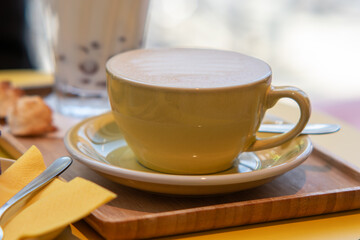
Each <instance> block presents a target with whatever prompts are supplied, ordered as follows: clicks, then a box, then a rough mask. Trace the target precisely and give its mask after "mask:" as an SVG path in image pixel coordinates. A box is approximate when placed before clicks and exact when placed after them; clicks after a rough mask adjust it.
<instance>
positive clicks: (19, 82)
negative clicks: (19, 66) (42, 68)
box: [0, 70, 54, 88]
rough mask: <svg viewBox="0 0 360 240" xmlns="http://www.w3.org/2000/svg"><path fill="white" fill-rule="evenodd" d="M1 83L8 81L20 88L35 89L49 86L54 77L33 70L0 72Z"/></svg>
mask: <svg viewBox="0 0 360 240" xmlns="http://www.w3.org/2000/svg"><path fill="white" fill-rule="evenodd" d="M2 81H10V82H12V83H13V85H14V86H17V87H20V88H36V87H45V86H51V85H52V84H53V83H54V77H53V75H52V74H49V73H43V72H39V71H35V70H0V82H2Z"/></svg>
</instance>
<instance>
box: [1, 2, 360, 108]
mask: <svg viewBox="0 0 360 240" xmlns="http://www.w3.org/2000/svg"><path fill="white" fill-rule="evenodd" d="M30 1H33V2H34V1H36V0H28V1H26V0H17V1H10V0H7V1H6V2H7V3H6V4H7V5H8V6H7V7H2V8H1V9H0V22H1V23H2V24H1V25H0V68H2V69H9V68H41V69H43V70H45V71H51V66H50V65H49V64H48V61H43V62H41V60H39V56H38V57H37V59H29V56H30V53H29V52H30V51H33V50H34V49H35V48H36V49H38V50H39V49H40V51H39V52H41V56H42V57H43V58H42V59H46V58H47V57H48V56H47V55H46V49H47V47H48V46H46V45H45V44H44V45H41V46H34V45H31V44H30V43H31V39H34V36H41V35H42V34H43V33H42V31H41V29H42V27H41V24H44V23H42V22H41V21H42V20H41V16H38V18H39V19H37V20H36V19H28V15H29V14H27V13H28V12H29V11H30V10H29V7H28V10H27V12H21V9H26V3H28V2H30ZM3 2H5V1H3ZM24 6H25V8H24ZM19 9H20V10H19ZM34 21H35V24H34ZM20 29H23V30H24V31H19V30H20ZM31 36H32V37H31ZM36 42H39V41H36ZM29 44H30V47H29ZM144 47H201V48H217V49H226V50H233V51H238V52H242V53H245V54H248V55H251V56H255V57H257V58H260V59H262V60H265V61H266V62H268V63H269V64H270V65H271V67H272V69H273V74H274V75H273V84H274V85H295V86H298V87H299V88H302V89H303V90H304V91H305V92H307V93H308V94H309V95H310V98H311V99H312V101H313V103H315V104H318V103H319V104H321V103H322V102H328V101H330V100H331V101H335V102H341V101H348V100H350V99H352V100H353V99H360V75H359V73H358V71H359V70H358V68H359V65H360V64H359V63H360V60H359V55H360V1H358V0H342V1H339V0H273V1H268V0H253V1H245V0H221V1H219V0H171V1H167V0H152V2H151V5H150V9H149V16H148V26H147V33H146V39H145V43H144ZM32 55H34V54H32ZM40 58H41V57H40Z"/></svg>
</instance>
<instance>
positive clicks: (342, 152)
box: [18, 105, 360, 240]
mask: <svg viewBox="0 0 360 240" xmlns="http://www.w3.org/2000/svg"><path fill="white" fill-rule="evenodd" d="M270 113H272V114H274V115H277V116H280V117H283V118H285V119H286V120H289V121H293V122H295V121H296V118H297V115H298V113H297V109H296V108H294V107H293V106H288V105H280V106H277V107H276V108H275V109H272V110H271V112H270ZM286 116H290V117H286ZM311 122H313V123H319V122H328V123H340V124H341V125H342V130H341V131H340V132H338V133H336V134H332V135H323V136H313V137H312V140H313V141H314V143H316V144H317V145H320V146H321V147H323V148H326V149H329V150H330V151H331V152H333V153H335V154H336V155H338V156H340V157H342V158H343V159H345V160H347V161H349V162H351V163H352V164H355V165H357V166H359V167H360V159H359V157H358V155H357V152H356V149H357V145H358V143H360V141H359V140H358V139H357V136H358V134H359V131H358V130H357V129H355V128H354V127H352V126H350V125H348V124H346V123H344V122H342V121H339V120H337V119H335V118H332V117H329V116H328V115H324V114H320V113H319V112H314V113H313V115H312V118H311ZM18 140H20V141H21V143H22V144H23V145H24V146H25V147H29V146H31V145H32V144H33V143H34V141H35V142H36V145H37V147H38V148H39V149H40V150H41V151H42V152H43V153H44V158H45V159H46V161H47V164H50V162H51V161H52V160H54V159H55V158H56V157H59V156H61V155H63V154H62V153H63V152H64V151H65V147H64V144H63V141H62V139H59V138H36V139H34V138H20V139H18ZM78 164H79V163H75V164H74V166H72V167H83V166H79V165H78ZM70 173H71V172H66V173H65V174H64V175H63V177H65V178H66V179H71V178H73V177H76V176H75V175H73V176H72V175H71V174H70ZM359 225H360V210H356V211H349V212H345V213H344V212H343V213H338V214H329V215H322V216H317V217H307V218H302V219H296V220H286V221H277V222H271V223H265V224H256V225H249V226H242V227H235V228H228V229H222V230H214V231H207V232H202V233H194V234H186V235H177V236H173V237H166V238H163V239H240V238H241V239H262V240H263V239H360V231H359V230H358V229H359ZM75 226H76V227H77V228H78V229H79V230H80V231H81V232H82V233H83V234H84V235H85V236H86V237H88V238H89V239H101V237H100V236H99V235H98V234H97V233H96V232H94V231H93V230H92V229H91V227H89V226H88V225H87V224H86V223H85V222H84V221H80V222H78V223H76V224H75ZM62 237H64V235H62Z"/></svg>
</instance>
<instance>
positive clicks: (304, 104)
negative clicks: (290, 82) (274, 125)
mask: <svg viewBox="0 0 360 240" xmlns="http://www.w3.org/2000/svg"><path fill="white" fill-rule="evenodd" d="M280 98H290V99H293V100H294V101H295V102H296V103H297V104H298V106H299V108H300V119H299V121H298V122H297V124H296V125H295V126H294V128H293V129H291V130H290V131H288V132H286V133H283V134H280V135H276V136H273V137H269V138H262V139H259V138H256V140H255V142H254V143H253V144H252V145H251V146H250V147H249V148H248V149H247V151H258V150H263V149H266V148H272V147H276V146H279V145H281V144H283V143H285V142H286V141H288V140H290V139H292V138H294V137H296V136H298V135H299V134H300V133H301V131H302V130H303V129H304V128H305V126H306V124H307V122H308V121H309V118H310V112H311V110H310V101H309V98H308V97H307V95H306V93H304V92H303V91H302V90H300V89H298V88H296V87H287V86H286V87H274V86H271V88H270V89H269V91H268V93H267V96H266V103H265V108H266V109H269V108H272V107H273V106H274V105H275V104H276V102H277V101H278V100H279V99H280Z"/></svg>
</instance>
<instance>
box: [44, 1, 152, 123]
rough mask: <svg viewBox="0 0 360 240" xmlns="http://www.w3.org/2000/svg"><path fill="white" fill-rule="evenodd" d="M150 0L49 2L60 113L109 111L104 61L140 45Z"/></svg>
mask: <svg viewBox="0 0 360 240" xmlns="http://www.w3.org/2000/svg"><path fill="white" fill-rule="evenodd" d="M148 5H149V1H148V0H51V1H50V12H51V14H49V16H50V17H49V18H50V22H51V31H52V33H53V36H52V37H53V43H54V55H55V91H56V97H57V101H56V102H57V104H56V107H57V110H58V111H59V112H60V113H62V114H64V115H71V116H75V117H81V118H84V117H88V116H92V115H97V114H100V113H102V112H105V111H107V110H110V106H109V102H108V97H107V91H106V74H105V63H106V61H107V60H108V59H109V58H110V57H111V56H113V55H115V54H117V53H120V52H123V51H127V50H130V49H135V48H139V47H141V46H142V42H143V36H144V29H145V22H146V17H147V10H148Z"/></svg>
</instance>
